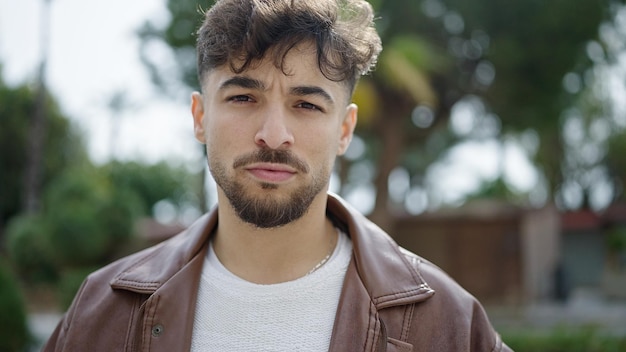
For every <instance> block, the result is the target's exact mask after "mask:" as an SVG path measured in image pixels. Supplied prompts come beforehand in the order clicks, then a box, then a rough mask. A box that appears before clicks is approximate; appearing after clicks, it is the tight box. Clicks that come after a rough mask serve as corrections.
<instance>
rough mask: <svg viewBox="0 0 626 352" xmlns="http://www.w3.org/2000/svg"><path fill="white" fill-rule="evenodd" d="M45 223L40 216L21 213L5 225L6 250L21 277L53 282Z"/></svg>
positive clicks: (51, 261)
mask: <svg viewBox="0 0 626 352" xmlns="http://www.w3.org/2000/svg"><path fill="white" fill-rule="evenodd" d="M48 232H49V230H48V226H47V224H46V222H45V219H43V218H42V216H40V215H21V216H17V217H15V218H13V219H12V220H11V222H10V223H9V224H8V227H7V234H6V236H7V250H8V253H9V257H10V259H11V261H12V262H13V264H14V265H15V267H16V269H17V271H18V273H19V274H20V276H21V277H22V278H23V279H25V280H26V281H28V282H54V281H56V279H57V272H56V269H55V265H54V262H53V260H52V256H51V250H50V246H49V243H48Z"/></svg>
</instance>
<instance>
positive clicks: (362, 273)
mask: <svg viewBox="0 0 626 352" xmlns="http://www.w3.org/2000/svg"><path fill="white" fill-rule="evenodd" d="M328 212H329V214H330V215H331V216H334V217H336V220H337V221H339V222H341V223H343V224H345V225H346V226H347V229H346V231H347V233H348V235H349V236H350V238H351V240H352V245H353V251H354V254H353V259H352V262H351V263H350V266H349V268H348V271H347V273H346V279H345V282H344V286H343V290H342V292H341V297H340V300H339V306H338V308H337V316H336V318H335V326H334V329H333V337H332V339H331V348H330V351H377V350H384V347H383V346H385V345H386V343H387V341H386V331H385V322H383V321H382V320H381V319H380V315H379V311H380V310H382V309H385V308H390V307H395V306H400V305H408V304H414V303H417V302H421V301H424V300H426V299H428V298H430V297H431V296H432V295H433V294H434V290H432V289H431V288H430V287H429V286H428V284H427V283H426V282H425V281H424V279H423V278H422V276H421V275H420V273H419V272H418V270H417V269H416V263H412V262H411V261H410V259H407V258H409V257H407V256H405V255H404V253H403V252H402V250H401V249H400V248H399V247H398V245H397V244H396V243H395V242H394V241H393V240H392V239H391V238H390V237H389V236H388V235H387V234H386V233H385V232H384V231H382V230H381V229H380V228H379V227H378V226H376V225H375V224H374V223H372V222H371V221H369V220H368V219H366V218H365V217H364V216H363V215H361V214H360V213H359V212H357V211H356V210H354V209H352V208H351V207H350V206H349V205H348V204H346V203H345V202H343V201H342V200H341V199H339V198H337V197H334V196H333V195H329V198H328ZM414 260H415V261H417V260H418V259H417V258H416V257H415V258H414Z"/></svg>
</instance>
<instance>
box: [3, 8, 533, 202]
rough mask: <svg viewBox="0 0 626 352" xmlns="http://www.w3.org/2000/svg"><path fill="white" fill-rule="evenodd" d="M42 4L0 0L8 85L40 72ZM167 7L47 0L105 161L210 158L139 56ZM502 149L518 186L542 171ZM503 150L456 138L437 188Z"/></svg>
mask: <svg viewBox="0 0 626 352" xmlns="http://www.w3.org/2000/svg"><path fill="white" fill-rule="evenodd" d="M43 4H44V0H19V1H18V0H0V62H2V64H3V66H4V67H3V75H4V77H5V79H6V80H7V82H8V83H9V84H10V85H17V84H20V83H23V82H25V81H33V80H34V79H35V78H36V71H37V66H38V63H39V59H40V57H41V52H42V48H41V46H40V44H39V43H40V42H41V40H40V38H41V30H40V28H41V17H42V14H43V11H42V9H43ZM167 16H168V15H167V11H166V9H165V5H164V2H163V1H155V0H132V1H128V0H107V1H87V0H51V18H50V30H49V32H48V35H49V36H50V48H49V61H48V72H47V82H48V85H49V89H50V91H51V92H52V93H53V94H54V96H55V97H56V98H57V99H58V100H59V102H60V104H61V107H62V109H63V111H64V112H65V113H66V115H67V116H69V117H70V118H71V119H72V120H73V121H75V122H76V124H77V125H78V126H79V127H80V128H81V130H82V131H83V132H84V135H85V140H86V141H87V145H88V149H89V152H90V155H91V156H92V158H93V159H94V160H95V161H96V162H105V161H107V160H108V159H109V158H110V156H111V153H112V151H113V152H114V153H115V155H116V156H117V157H118V158H120V159H124V160H128V159H134V160H142V161H147V162H156V161H159V160H170V161H177V162H183V163H185V164H187V165H190V166H191V165H193V166H195V167H196V168H197V167H202V165H204V162H203V161H202V160H201V158H202V155H201V152H200V150H201V148H200V147H199V146H198V143H197V142H196V141H195V140H194V139H193V131H192V120H191V115H190V113H189V109H188V102H172V101H171V100H170V99H168V98H166V97H163V96H162V95H159V93H158V92H156V91H155V88H154V86H153V85H152V83H151V82H150V81H149V78H148V75H147V72H146V69H145V68H144V67H143V65H142V63H141V62H140V61H139V40H138V37H137V35H136V34H135V31H136V30H137V29H138V28H139V27H140V25H141V24H142V23H143V22H144V21H146V20H148V19H150V20H151V21H154V22H156V23H159V22H160V23H165V21H166V20H167ZM117 92H124V93H125V97H126V100H127V102H128V103H129V105H130V106H131V108H129V109H127V110H125V111H124V112H123V113H122V114H120V115H119V116H114V114H113V113H112V111H111V110H110V109H109V108H108V104H109V101H110V99H111V97H112V96H113V95H114V94H115V93H117ZM464 113H465V115H466V114H467V111H464ZM463 116H464V115H463V114H462V115H460V117H461V120H463V119H462V117H463ZM113 119H115V120H116V124H117V126H119V127H118V132H119V135H118V137H117V138H116V141H117V143H111V141H112V138H111V135H112V134H111V126H113V124H112V120H113ZM112 144H116V146H115V148H112V147H111V145H112ZM504 153H506V157H505V158H504V159H505V160H508V162H507V163H505V165H503V167H504V173H505V177H507V175H508V177H509V179H510V181H511V182H513V183H514V184H516V187H517V188H518V189H519V190H521V191H523V190H529V189H532V187H534V184H535V181H536V175H535V172H534V169H532V167H530V166H529V163H528V161H527V160H528V159H527V157H526V155H525V154H524V152H523V151H522V149H521V148H519V146H516V145H515V144H510V145H507V146H506V148H505V150H504ZM501 158H502V154H500V153H499V152H498V149H497V148H495V147H494V144H493V142H492V141H490V140H489V139H486V140H484V141H482V142H479V141H474V142H470V143H467V144H466V145H464V146H463V147H457V148H454V149H453V150H452V151H451V153H450V154H449V156H448V157H447V158H446V159H445V160H443V161H442V162H441V163H439V164H438V165H435V167H433V169H432V170H431V177H432V179H433V180H435V181H436V184H434V185H432V187H433V191H435V192H439V193H440V194H439V195H438V196H440V197H441V198H442V200H443V201H444V202H451V203H455V202H457V201H458V199H460V198H462V195H463V194H465V193H467V192H471V191H472V190H473V189H475V188H476V187H477V186H479V185H480V180H492V179H493V178H495V177H496V176H497V174H498V172H499V170H501V169H500V168H499V167H498V165H499V160H502V159H501ZM400 191H403V192H408V191H409V190H400ZM417 191H419V190H417ZM368 193H369V195H367V194H368ZM418 193H419V192H417V193H416V194H418ZM363 194H366V196H363ZM405 194H406V193H405ZM363 197H365V198H366V199H368V200H367V201H363V199H364V198H363ZM351 198H354V199H355V201H354V202H353V203H354V204H355V205H357V206H358V205H362V206H361V207H360V208H361V209H360V210H362V211H364V212H367V211H368V210H369V209H368V208H371V205H373V198H372V194H371V189H370V191H368V188H367V187H364V188H361V189H360V190H359V192H357V193H356V194H353V195H348V199H351ZM415 199H420V197H419V194H418V196H417V197H416V198H415ZM418 208H419V207H418ZM420 209H421V208H420Z"/></svg>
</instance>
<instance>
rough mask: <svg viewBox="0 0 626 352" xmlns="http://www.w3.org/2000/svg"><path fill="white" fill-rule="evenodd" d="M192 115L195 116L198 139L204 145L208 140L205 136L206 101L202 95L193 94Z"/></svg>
mask: <svg viewBox="0 0 626 352" xmlns="http://www.w3.org/2000/svg"><path fill="white" fill-rule="evenodd" d="M191 115H193V131H194V134H195V135H196V139H197V140H198V141H199V142H200V143H202V144H204V143H206V138H205V136H204V125H203V122H204V101H203V99H202V94H200V93H199V92H193V93H191Z"/></svg>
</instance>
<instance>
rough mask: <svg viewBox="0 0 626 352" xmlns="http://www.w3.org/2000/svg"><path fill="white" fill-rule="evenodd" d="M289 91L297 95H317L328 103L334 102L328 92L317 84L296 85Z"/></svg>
mask: <svg viewBox="0 0 626 352" xmlns="http://www.w3.org/2000/svg"><path fill="white" fill-rule="evenodd" d="M289 91H290V93H291V94H293V95H297V96H307V95H317V96H320V97H322V98H324V100H326V101H327V102H329V103H330V104H333V103H334V100H333V98H332V97H331V96H330V94H328V92H326V91H325V90H324V89H322V88H320V87H318V86H297V87H293V88H291V89H290V90H289Z"/></svg>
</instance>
